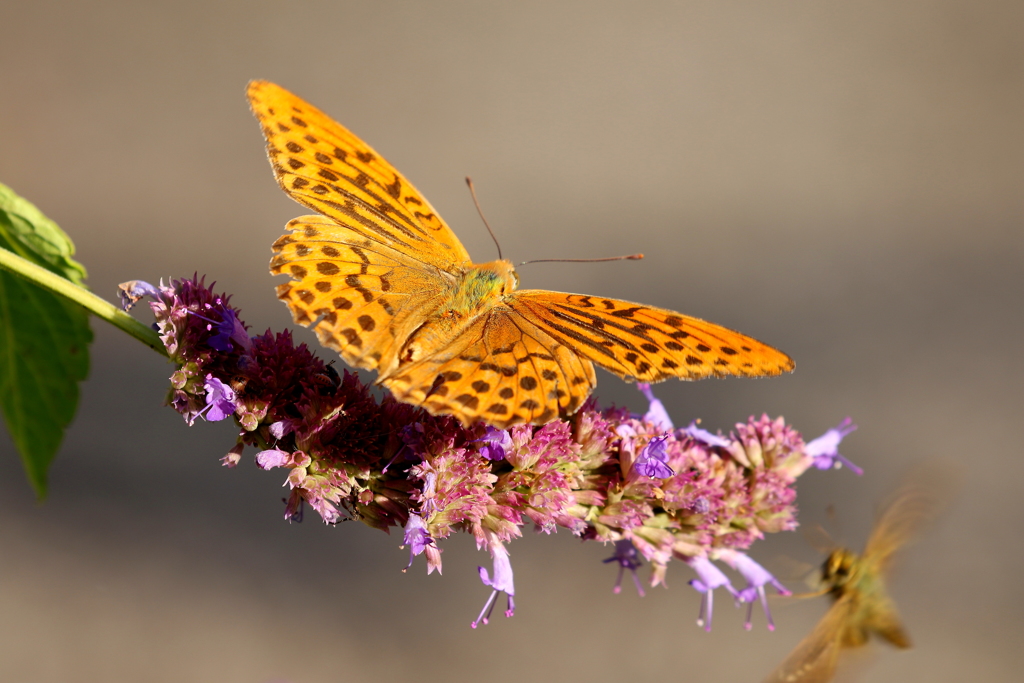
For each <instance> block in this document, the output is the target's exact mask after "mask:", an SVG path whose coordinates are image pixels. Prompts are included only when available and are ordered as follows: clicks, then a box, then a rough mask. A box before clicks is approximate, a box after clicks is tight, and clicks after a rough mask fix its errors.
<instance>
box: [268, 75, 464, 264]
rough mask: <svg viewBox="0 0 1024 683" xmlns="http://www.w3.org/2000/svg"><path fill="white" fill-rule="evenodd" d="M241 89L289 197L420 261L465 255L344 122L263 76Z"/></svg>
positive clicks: (401, 178) (409, 186)
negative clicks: (246, 97)
mask: <svg viewBox="0 0 1024 683" xmlns="http://www.w3.org/2000/svg"><path fill="white" fill-rule="evenodd" d="M248 96H249V103H250V106H251V107H252V110H253V113H254V114H255V115H256V118H257V119H259V121H260V123H261V124H262V126H263V135H264V137H265V138H266V140H267V154H268V156H269V157H270V163H271V166H273V168H274V175H275V176H276V177H277V181H278V183H279V184H280V185H281V187H282V188H283V189H284V191H285V192H286V193H288V195H289V196H290V197H291V198H292V199H294V200H295V201H297V202H299V203H301V204H304V205H306V206H308V207H309V208H311V209H313V210H314V211H317V212H319V213H322V214H324V215H325V216H329V217H330V218H333V219H334V220H335V221H337V222H338V223H340V224H342V225H347V226H349V227H350V228H351V229H353V230H355V231H357V232H359V233H361V234H363V235H364V236H366V237H368V238H370V239H373V240H375V241H378V242H381V243H383V244H387V245H389V246H392V247H394V248H397V249H400V250H402V251H404V252H405V253H407V254H410V255H415V256H416V258H417V259H418V260H420V261H422V262H423V263H427V264H431V265H433V266H437V267H441V268H444V269H450V268H451V267H452V266H453V265H460V264H463V263H468V262H469V254H468V253H467V252H466V249H465V248H464V247H463V246H462V243H461V242H459V240H458V238H457V237H456V236H455V233H454V232H452V230H451V228H449V227H448V226H447V225H446V224H445V222H444V221H443V220H442V219H441V217H440V216H439V215H438V214H437V212H436V211H434V209H433V207H432V206H430V203H429V202H427V200H426V199H425V198H424V197H423V196H422V195H421V194H420V193H419V192H417V191H416V188H414V187H413V186H412V184H411V183H409V181H408V180H406V179H405V177H404V176H402V174H401V173H399V172H398V171H397V170H395V168H394V167H392V166H391V164H389V163H388V162H387V161H385V160H384V158H383V157H381V156H380V155H379V154H377V152H376V151H374V150H373V149H372V148H371V147H370V146H369V145H367V144H366V143H365V142H363V141H362V140H360V139H359V138H358V137H356V136H355V135H353V134H352V133H351V132H350V131H349V130H347V129H346V128H345V127H344V126H342V125H341V124H339V123H337V122H336V121H334V120H333V119H331V118H330V117H329V116H327V115H326V114H324V113H323V112H321V111H320V110H319V109H317V108H316V107H314V106H313V105H311V104H309V103H308V102H305V101H304V100H302V99H300V98H298V97H296V96H295V95H293V94H292V93H290V92H288V91H287V90H285V89H284V88H281V87H280V86H278V85H275V84H273V83H269V82H267V81H252V82H251V83H250V84H249V88H248Z"/></svg>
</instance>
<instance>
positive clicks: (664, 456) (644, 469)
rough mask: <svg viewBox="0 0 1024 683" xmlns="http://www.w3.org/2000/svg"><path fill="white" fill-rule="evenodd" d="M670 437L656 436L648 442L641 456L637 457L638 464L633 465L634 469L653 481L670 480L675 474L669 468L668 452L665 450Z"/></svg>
mask: <svg viewBox="0 0 1024 683" xmlns="http://www.w3.org/2000/svg"><path fill="white" fill-rule="evenodd" d="M668 437H669V435H668V434H666V435H665V436H656V437H654V438H653V439H651V440H650V441H649V442H647V445H646V446H644V447H643V450H641V451H640V455H638V456H637V458H636V462H634V463H633V469H635V470H636V471H637V474H640V475H642V476H644V477H650V478H651V479H668V478H669V477H671V476H672V475H673V474H675V472H673V471H672V468H671V467H669V466H668V465H667V464H666V463H668V451H667V450H666V448H665V442H666V441H667V440H668Z"/></svg>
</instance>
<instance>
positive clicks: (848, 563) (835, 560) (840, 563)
mask: <svg viewBox="0 0 1024 683" xmlns="http://www.w3.org/2000/svg"><path fill="white" fill-rule="evenodd" d="M860 570H861V562H860V558H859V557H858V556H857V554H856V553H854V552H853V551H850V550H847V549H845V548H837V549H836V550H833V551H832V552H831V553H830V554H829V556H828V558H827V559H826V560H825V563H824V565H822V568H821V578H822V581H824V583H825V584H826V585H828V586H831V590H832V592H833V593H838V594H842V592H843V591H844V588H845V586H847V584H849V583H851V582H856V580H857V578H858V576H859V574H860Z"/></svg>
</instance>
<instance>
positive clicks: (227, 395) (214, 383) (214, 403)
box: [200, 375, 235, 422]
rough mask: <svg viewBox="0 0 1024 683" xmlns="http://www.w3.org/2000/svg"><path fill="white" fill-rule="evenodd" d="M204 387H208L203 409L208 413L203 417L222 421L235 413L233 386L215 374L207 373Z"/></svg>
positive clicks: (213, 420)
mask: <svg viewBox="0 0 1024 683" xmlns="http://www.w3.org/2000/svg"><path fill="white" fill-rule="evenodd" d="M203 388H204V389H206V408H204V409H203V412H205V413H206V415H204V416H203V419H205V420H207V421H209V422H220V421H221V420H223V419H224V418H226V417H229V416H231V415H234V413H235V392H234V391H233V390H232V389H231V387H229V386H228V385H227V384H224V382H221V381H220V380H219V379H217V378H216V377H214V376H213V375H207V376H206V383H205V384H203ZM200 415H202V413H200Z"/></svg>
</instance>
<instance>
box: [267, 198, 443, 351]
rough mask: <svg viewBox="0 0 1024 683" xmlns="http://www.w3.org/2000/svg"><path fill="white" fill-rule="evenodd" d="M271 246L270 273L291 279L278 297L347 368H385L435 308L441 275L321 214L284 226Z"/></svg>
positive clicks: (284, 285)
mask: <svg viewBox="0 0 1024 683" xmlns="http://www.w3.org/2000/svg"><path fill="white" fill-rule="evenodd" d="M288 229H289V230H290V231H291V233H290V234H287V235H284V236H282V237H281V238H280V239H278V241H277V242H275V243H274V258H273V259H272V260H271V264H270V265H271V269H270V270H271V272H272V273H274V274H279V273H287V274H288V275H291V276H292V278H293V280H292V281H290V282H286V283H284V284H281V285H278V288H277V295H278V298H279V299H281V300H282V301H284V302H285V303H286V304H287V305H288V308H289V309H291V312H292V317H293V318H294V319H295V322H296V323H298V324H300V325H307V326H308V325H312V324H313V323H316V324H315V326H314V328H313V329H314V331H315V332H316V334H317V337H318V338H319V339H320V343H321V344H323V345H324V346H327V347H329V348H332V349H335V350H336V351H338V352H340V353H341V355H342V358H344V359H345V361H346V362H347V363H349V364H351V365H354V366H356V367H361V368H367V369H377V368H378V367H388V366H389V365H391V364H393V363H394V362H395V359H394V354H395V353H397V350H398V349H399V348H400V347H401V343H400V342H401V341H402V340H404V339H406V338H407V337H408V336H409V334H410V333H411V332H412V330H414V329H416V327H418V326H419V325H420V324H422V323H423V322H424V320H425V319H426V317H427V316H428V315H429V314H430V313H432V312H433V311H434V310H435V309H436V308H437V306H438V305H439V301H438V292H440V291H443V290H444V288H445V279H446V278H445V273H444V272H443V271H438V270H435V269H427V268H423V267H422V266H420V264H418V263H416V262H415V261H414V260H412V259H410V258H409V257H406V256H404V255H403V254H401V253H400V252H397V251H395V250H393V249H391V248H389V247H386V246H382V245H379V244H376V243H374V242H372V241H370V240H367V239H365V238H363V237H362V236H361V235H359V234H357V233H355V232H354V231H352V230H350V229H348V228H346V227H345V226H342V225H339V224H338V223H336V222H335V221H332V220H330V219H329V218H326V217H323V216H303V217H302V218H296V219H295V220H293V221H291V222H289V223H288Z"/></svg>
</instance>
